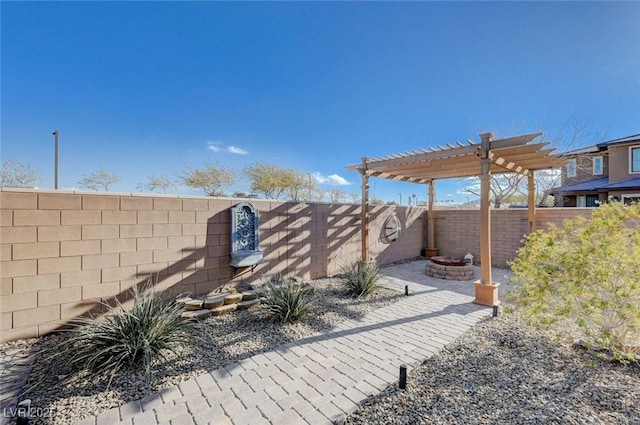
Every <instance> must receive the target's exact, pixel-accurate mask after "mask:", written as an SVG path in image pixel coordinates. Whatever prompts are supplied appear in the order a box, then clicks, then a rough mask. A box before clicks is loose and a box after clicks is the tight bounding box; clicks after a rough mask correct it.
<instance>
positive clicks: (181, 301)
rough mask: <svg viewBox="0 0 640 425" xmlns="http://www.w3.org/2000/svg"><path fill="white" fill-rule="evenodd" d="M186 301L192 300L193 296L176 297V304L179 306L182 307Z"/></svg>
mask: <svg viewBox="0 0 640 425" xmlns="http://www.w3.org/2000/svg"><path fill="white" fill-rule="evenodd" d="M187 301H193V298H191V297H178V298H176V304H178V306H179V307H184V305H185V303H186V302H187Z"/></svg>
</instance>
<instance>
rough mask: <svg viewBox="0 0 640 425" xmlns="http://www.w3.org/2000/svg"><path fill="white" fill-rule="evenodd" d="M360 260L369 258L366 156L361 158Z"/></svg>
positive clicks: (363, 260)
mask: <svg viewBox="0 0 640 425" xmlns="http://www.w3.org/2000/svg"><path fill="white" fill-rule="evenodd" d="M361 173H362V215H361V220H360V221H361V226H362V232H361V233H362V251H361V257H362V262H365V261H368V260H369V174H368V172H367V157H366V156H365V157H363V158H362V169H361Z"/></svg>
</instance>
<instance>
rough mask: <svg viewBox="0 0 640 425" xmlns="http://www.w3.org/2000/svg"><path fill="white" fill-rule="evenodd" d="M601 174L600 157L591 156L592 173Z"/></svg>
mask: <svg viewBox="0 0 640 425" xmlns="http://www.w3.org/2000/svg"><path fill="white" fill-rule="evenodd" d="M601 174H602V157H601V156H594V157H593V175H594V176H599V175H601Z"/></svg>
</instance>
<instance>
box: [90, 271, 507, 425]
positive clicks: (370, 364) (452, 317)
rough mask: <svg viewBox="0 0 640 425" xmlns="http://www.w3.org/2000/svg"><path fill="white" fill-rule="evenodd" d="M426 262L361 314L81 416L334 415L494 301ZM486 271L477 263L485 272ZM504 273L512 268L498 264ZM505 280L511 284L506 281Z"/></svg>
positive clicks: (187, 420) (269, 418) (297, 420)
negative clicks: (391, 299) (384, 303)
mask: <svg viewBox="0 0 640 425" xmlns="http://www.w3.org/2000/svg"><path fill="white" fill-rule="evenodd" d="M424 266H425V261H413V262H409V263H404V264H398V265H394V266H390V267H387V268H384V269H383V270H382V273H383V275H384V277H383V279H382V281H381V284H382V285H383V286H386V287H389V288H394V289H397V290H399V291H403V292H404V288H405V285H406V286H408V288H409V293H410V295H409V296H408V297H405V298H403V299H402V300H400V301H399V302H397V303H395V304H393V305H390V306H388V307H385V308H381V309H378V310H375V311H373V312H371V313H369V314H367V315H366V316H364V317H363V318H361V319H357V320H349V321H346V322H343V323H341V324H339V325H338V326H335V327H334V328H331V329H329V330H325V331H323V332H319V333H316V334H314V335H312V336H309V337H307V338H303V339H300V340H297V341H295V342H291V343H288V344H285V345H282V346H280V347H278V348H277V349H274V350H272V351H268V352H265V353H261V354H258V355H254V356H252V357H250V358H247V359H245V360H242V361H240V362H237V363H234V364H232V365H229V366H227V367H225V368H220V369H217V370H215V371H212V372H210V373H207V374H204V375H201V376H199V377H198V378H196V379H192V380H188V381H184V382H182V383H180V384H179V385H177V386H174V387H171V388H168V389H165V390H163V391H161V392H160V393H157V394H153V395H150V396H147V397H145V398H143V399H141V400H137V401H134V402H131V403H127V404H125V405H124V406H121V407H119V408H114V409H111V410H108V411H105V412H103V413H101V414H100V415H98V416H96V417H92V418H88V419H86V420H83V421H80V422H78V423H79V424H93V425H103V424H117V423H121V424H129V425H132V424H133V425H143V424H173V425H178V424H198V425H200V424H233V425H243V424H251V425H257V424H269V423H271V424H286V425H295V424H314V425H316V424H317V425H321V424H330V423H333V422H334V421H337V420H340V418H342V417H344V416H345V415H346V414H348V413H349V412H352V411H353V410H355V409H356V408H357V406H358V404H359V403H360V402H362V401H363V400H365V399H366V398H367V397H368V396H369V395H372V394H377V393H378V392H380V391H381V390H383V389H384V388H386V387H387V386H388V385H393V384H396V383H397V381H398V373H399V366H400V365H401V364H406V365H407V366H408V369H409V370H410V369H411V368H412V367H414V366H416V365H418V364H420V363H421V362H422V361H423V360H425V359H427V358H428V357H430V356H431V355H433V354H434V353H436V352H437V351H438V350H440V349H441V348H442V347H444V346H445V345H446V344H447V343H449V342H451V341H453V340H454V339H455V338H457V337H458V336H460V335H461V334H463V333H464V332H465V331H467V330H468V329H469V328H470V327H472V326H473V325H474V324H476V323H477V322H478V321H479V320H480V319H482V318H484V317H486V316H488V315H490V314H491V308H488V307H483V306H479V305H476V304H472V303H471V301H473V292H474V288H473V282H472V281H468V282H457V281H445V280H440V279H434V278H429V277H427V276H426V275H425V274H424ZM478 273H479V271H477V272H476V276H477V275H478ZM494 273H495V277H496V279H495V280H497V281H500V279H503V280H502V281H503V282H504V279H505V276H506V274H507V273H506V271H504V270H495V272H494ZM503 286H504V285H503Z"/></svg>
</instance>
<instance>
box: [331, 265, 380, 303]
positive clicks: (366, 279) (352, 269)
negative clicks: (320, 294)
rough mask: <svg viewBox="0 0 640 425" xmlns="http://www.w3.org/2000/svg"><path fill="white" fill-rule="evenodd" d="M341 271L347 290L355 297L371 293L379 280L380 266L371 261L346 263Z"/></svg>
mask: <svg viewBox="0 0 640 425" xmlns="http://www.w3.org/2000/svg"><path fill="white" fill-rule="evenodd" d="M341 272H342V278H343V280H344V283H345V286H346V288H347V292H348V293H349V294H351V295H352V296H354V297H356V298H357V297H362V296H367V295H369V294H370V293H372V292H373V290H374V289H376V286H377V285H376V283H377V282H378V280H380V268H379V267H378V265H377V264H376V263H375V262H373V261H367V262H364V261H355V262H352V263H349V264H346V265H344V266H342V268H341Z"/></svg>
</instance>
